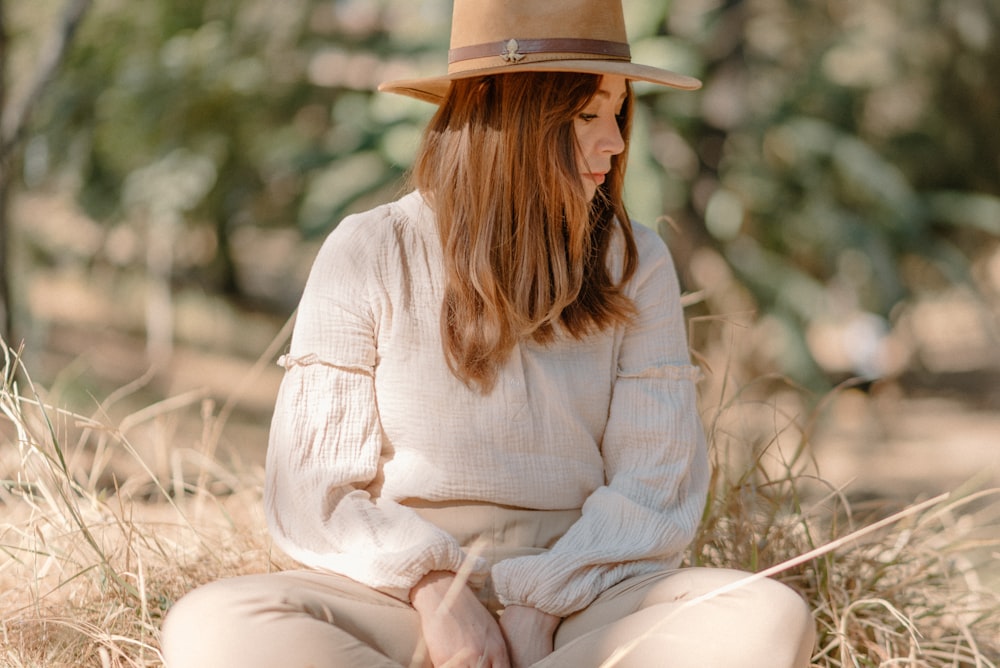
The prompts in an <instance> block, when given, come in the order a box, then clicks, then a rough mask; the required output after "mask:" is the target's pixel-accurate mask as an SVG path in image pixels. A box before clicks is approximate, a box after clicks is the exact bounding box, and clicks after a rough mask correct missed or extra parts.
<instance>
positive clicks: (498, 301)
mask: <svg viewBox="0 0 1000 668" xmlns="http://www.w3.org/2000/svg"><path fill="white" fill-rule="evenodd" d="M600 80H601V77H600V76H598V75H590V74H577V73H564V72H530V73H528V72H526V73H513V74H502V75H495V76H486V77H478V78H471V79H464V80H458V81H455V82H453V83H452V85H451V88H450V90H449V93H448V95H447V97H446V98H445V100H444V102H443V103H442V104H441V106H440V108H439V109H438V112H437V114H436V115H435V116H434V118H433V119H432V120H431V122H430V124H429V125H428V127H427V130H426V132H425V134H424V138H423V142H422V144H421V147H420V150H419V152H418V155H417V158H416V160H415V163H414V167H413V170H412V180H413V182H414V185H416V187H417V188H419V189H420V190H421V191H422V192H423V193H424V194H425V196H426V197H428V200H429V202H430V204H431V207H432V208H433V210H434V212H435V217H436V219H437V226H438V230H439V233H440V237H441V243H442V248H443V253H444V264H445V276H446V285H445V292H444V303H443V304H442V308H441V333H442V340H443V345H444V353H445V357H446V359H447V361H448V365H449V367H450V368H451V371H452V373H454V374H455V376H456V377H458V378H459V379H460V380H462V381H463V382H464V383H465V384H466V385H468V386H470V387H475V388H477V389H478V390H479V391H481V392H483V393H488V392H489V391H490V390H491V389H492V387H493V385H494V383H495V381H496V377H497V373H498V371H499V368H500V366H501V365H502V364H503V362H504V361H505V360H506V358H507V356H508V355H509V353H510V351H511V349H512V348H513V347H514V345H515V344H516V343H517V342H518V341H519V340H522V339H525V338H530V339H533V340H535V341H537V342H540V343H547V342H550V341H552V340H553V339H554V338H555V336H556V335H557V331H558V330H559V329H562V330H564V331H565V333H567V334H569V335H570V336H572V337H574V338H577V339H580V338H583V337H584V336H586V335H587V334H590V333H592V332H594V331H598V330H602V329H605V328H607V327H610V326H613V325H615V324H619V323H624V322H626V321H628V320H629V318H631V317H632V315H633V313H634V306H633V304H632V301H631V300H630V299H629V298H628V297H627V296H626V295H625V294H624V293H623V292H622V285H624V283H625V282H626V281H628V279H629V278H631V276H632V275H633V273H634V272H635V269H636V264H637V262H638V260H637V255H638V252H637V250H636V245H635V239H634V237H633V235H632V228H631V224H630V222H629V218H628V213H627V212H626V210H625V205H624V203H623V201H622V191H623V189H624V179H625V163H626V159H627V153H628V137H629V131H630V129H631V117H632V102H633V96H632V91H631V87H629V88H628V96H627V99H626V101H625V104H624V106H623V107H622V112H621V114H620V115H619V117H618V124H619V129H620V130H621V133H622V137H623V138H624V140H625V146H626V148H625V151H624V152H622V153H621V154H619V155H617V156H614V158H613V159H612V162H611V171H610V172H609V173H608V175H607V177H606V179H605V182H604V184H603V185H601V187H600V188H599V189H598V192H597V194H596V195H595V196H594V198H593V200H591V201H588V200H587V196H586V193H585V191H584V187H583V184H582V181H581V175H580V173H579V172H580V170H579V168H578V166H577V141H576V134H575V131H574V126H573V121H574V119H575V118H576V117H577V116H578V114H580V113H581V112H582V111H583V109H584V108H585V107H586V106H587V104H588V102H589V101H590V100H591V98H592V97H593V96H594V94H595V93H596V92H597V90H598V88H599V86H600ZM616 227H617V228H618V229H620V231H621V235H622V238H623V240H624V255H623V263H622V266H621V268H620V269H619V270H616V271H615V274H617V276H616V277H615V276H612V273H611V270H610V268H609V266H608V253H609V250H610V248H611V244H612V240H613V238H614V235H615V229H616Z"/></svg>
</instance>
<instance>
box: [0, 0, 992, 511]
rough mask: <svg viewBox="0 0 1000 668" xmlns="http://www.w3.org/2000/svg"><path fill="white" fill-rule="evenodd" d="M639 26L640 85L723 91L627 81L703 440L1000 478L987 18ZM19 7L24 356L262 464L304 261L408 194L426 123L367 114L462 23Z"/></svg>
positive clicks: (429, 60) (739, 18)
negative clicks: (673, 268) (212, 420)
mask: <svg viewBox="0 0 1000 668" xmlns="http://www.w3.org/2000/svg"><path fill="white" fill-rule="evenodd" d="M624 6H625V14H626V18H627V20H628V29H629V35H630V39H631V41H632V44H633V57H634V59H635V60H637V61H639V62H644V63H649V64H653V65H659V66H663V67H668V68H671V69H675V70H678V71H681V72H683V73H686V74H692V75H695V76H698V77H701V78H702V79H703V80H704V81H705V87H704V88H703V89H702V90H701V91H699V92H696V93H680V92H670V91H661V90H658V89H655V88H653V87H647V86H637V87H636V90H637V93H638V95H639V102H640V104H639V108H638V111H637V117H636V127H635V133H634V135H633V142H632V149H631V160H630V171H629V177H628V183H627V193H626V195H627V202H628V205H629V208H630V212H631V214H632V216H633V217H634V218H635V219H636V220H637V221H639V222H641V223H643V224H646V225H649V226H651V227H654V228H655V229H658V230H659V231H660V233H661V234H662V235H663V237H664V238H665V239H666V240H667V241H668V243H669V245H670V247H671V249H672V251H673V253H674V255H675V258H676V260H677V265H678V269H679V272H680V274H681V279H682V283H683V286H684V289H685V291H686V293H687V294H686V297H685V300H686V304H687V305H688V314H689V316H690V336H691V344H692V349H693V351H694V355H695V357H696V359H697V360H698V361H699V362H700V363H701V364H702V365H703V367H704V368H705V370H706V376H707V380H706V382H705V383H704V386H703V388H702V389H703V405H704V410H705V413H706V419H707V420H709V419H712V416H713V415H717V414H718V410H717V409H718V407H720V406H726V405H729V404H730V403H731V401H732V400H733V397H735V396H739V397H740V398H741V400H742V399H747V400H748V401H747V406H748V407H747V408H746V409H743V410H740V411H737V412H735V413H727V418H726V420H725V424H721V425H720V424H719V423H718V421H716V423H715V424H714V426H713V428H714V429H717V430H718V429H723V430H725V432H726V433H727V434H729V435H735V436H736V437H737V438H739V439H743V440H745V441H750V442H754V443H757V442H761V443H766V442H769V441H772V440H774V439H775V431H778V432H780V433H782V434H784V433H785V427H784V426H783V425H785V424H786V423H789V422H794V423H795V424H797V425H800V427H799V428H797V429H796V430H795V435H794V440H797V441H801V440H803V436H804V437H805V438H806V439H807V440H809V441H810V443H811V444H812V446H813V450H812V456H814V457H815V458H816V459H817V460H818V461H819V462H820V464H821V469H822V473H823V474H824V475H825V476H826V477H828V478H829V479H831V480H832V481H834V483H835V484H837V485H841V484H843V485H852V487H851V489H853V490H856V491H857V492H858V493H860V494H867V493H870V494H877V495H882V496H886V495H888V496H892V495H897V494H898V495H900V496H903V497H912V496H913V495H914V494H929V493H933V492H937V491H944V490H946V489H952V488H953V487H955V486H958V485H962V484H965V483H966V482H969V481H970V479H971V480H972V481H973V482H974V483H976V484H983V483H985V484H993V485H1000V473H998V469H1000V352H998V350H1000V348H998V344H1000V241H998V239H1000V83H998V81H997V78H996V74H997V72H1000V35H998V30H1000V4H998V3H997V2H995V0H824V1H818V0H817V1H810V2H802V1H801V0H673V1H668V0H624ZM0 11H2V14H0V16H2V20H0V33H2V37H0V68H2V75H3V76H2V80H0V103H2V106H3V115H2V122H0V158H2V161H0V252H2V257H0V323H2V326H3V331H4V332H5V335H4V336H5V339H6V340H7V341H9V342H11V343H12V344H14V346H15V347H16V346H17V345H19V343H20V342H22V341H23V345H24V347H23V359H24V360H25V363H26V366H27V369H28V371H29V373H30V374H31V376H32V379H33V380H34V382H35V383H36V384H38V385H39V386H43V387H45V388H47V391H48V392H49V394H50V396H53V397H56V399H57V400H58V402H59V403H60V404H62V405H66V406H68V407H70V408H71V409H72V410H78V411H82V412H84V413H86V414H91V413H94V412H95V411H106V412H108V413H109V414H115V413H116V412H117V415H118V417H121V416H122V415H125V416H128V415H134V414H135V413H136V412H139V411H150V410H153V411H155V410H157V408H156V407H157V406H178V405H185V404H190V405H191V406H193V407H195V409H196V411H195V412H196V413H197V412H198V411H201V413H202V414H205V413H212V412H213V411H218V410H219V409H218V406H219V405H224V406H225V407H226V409H227V410H228V411H229V413H227V419H228V424H227V427H226V432H225V436H224V438H223V439H222V442H223V446H224V447H225V448H227V450H228V451H229V452H230V453H231V454H232V456H234V457H241V458H245V459H247V460H249V461H260V458H261V454H262V452H263V449H264V447H265V443H266V427H267V422H268V419H269V414H270V409H271V406H272V403H273V399H274V394H275V392H276V390H277V384H278V382H279V381H280V371H279V369H278V368H277V367H275V366H274V365H273V364H271V362H272V361H273V359H274V358H275V357H276V356H277V353H278V352H280V350H281V349H282V348H283V347H284V345H285V337H286V336H287V328H286V324H287V321H288V319H289V317H290V316H291V314H292V312H293V310H294V308H295V306H296V303H297V300H298V297H299V294H300V292H301V289H302V286H303V283H304V281H305V278H306V275H307V272H308V270H309V266H310V264H311V261H312V258H313V257H314V255H315V253H316V251H317V250H318V246H319V244H320V243H321V241H322V239H323V237H324V236H325V235H326V234H327V233H328V232H329V231H330V230H331V229H333V228H334V227H335V226H336V224H337V222H338V221H339V220H340V219H341V218H342V217H343V216H344V215H346V214H349V213H351V212H354V211H358V210H363V209H365V208H368V207H370V206H373V205H375V204H378V203H382V202H385V201H388V200H391V199H394V198H396V197H397V196H398V195H400V194H401V193H403V192H404V191H405V190H406V184H405V170H406V168H407V166H408V165H409V163H410V160H411V157H412V155H413V153H414V151H415V148H416V146H417V142H418V140H419V137H420V132H421V129H422V127H423V125H424V124H425V123H426V121H427V120H428V119H429V117H430V115H431V113H432V111H433V108H432V107H431V106H430V105H428V104H426V103H422V102H418V101H414V100H409V99H406V98H401V97H394V96H388V95H381V94H375V93H373V92H372V91H373V89H374V88H375V86H376V85H377V84H378V83H379V82H380V81H383V80H386V79H391V78H399V77H408V76H416V75H421V74H433V73H439V72H441V71H443V69H444V67H445V60H446V58H445V53H446V50H447V46H448V31H449V20H450V11H451V5H450V2H447V1H446V0H283V1H282V2H280V3H279V2H273V0H143V1H142V2H134V1H130V0H30V2H29V1H28V0H0ZM283 328H284V329H283ZM111 395H113V396H114V397H115V399H116V400H115V401H114V402H110V401H108V400H107V399H106V398H108V397H109V396H111ZM163 401H166V402H167V403H166V404H163V403H160V402H163ZM227 402H228V403H227ZM112 404H113V405H112ZM164 412H166V409H164ZM779 416H780V419H778V418H779ZM802 425H805V426H802ZM161 427H162V425H161ZM163 428H169V429H171V430H172V431H171V432H170V434H171V439H173V442H174V443H176V444H177V445H178V446H179V447H180V446H183V445H184V444H185V443H187V442H189V441H191V440H197V439H198V438H200V436H199V432H198V427H197V426H196V425H194V426H188V427H185V425H183V424H172V425H170V426H169V427H163Z"/></svg>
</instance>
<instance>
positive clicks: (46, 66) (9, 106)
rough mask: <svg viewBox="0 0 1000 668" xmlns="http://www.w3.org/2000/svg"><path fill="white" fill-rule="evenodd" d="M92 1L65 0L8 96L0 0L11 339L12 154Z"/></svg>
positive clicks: (4, 261)
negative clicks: (21, 88) (29, 69)
mask: <svg viewBox="0 0 1000 668" xmlns="http://www.w3.org/2000/svg"><path fill="white" fill-rule="evenodd" d="M90 4H91V0H67V2H66V5H65V7H64V8H63V11H62V14H61V16H60V17H59V18H58V20H57V21H56V22H55V24H54V25H53V27H52V34H51V35H50V36H49V39H48V42H47V43H46V44H45V45H44V46H43V48H42V51H41V54H40V56H39V59H38V63H37V66H36V67H37V69H35V71H34V73H33V74H32V76H31V77H30V78H29V79H28V83H27V85H26V87H25V92H24V93H23V94H22V95H21V97H19V98H13V99H12V98H11V97H10V96H9V95H8V90H7V85H8V81H7V76H6V74H7V68H8V58H9V53H10V48H9V35H8V32H7V22H6V15H7V12H6V6H5V2H4V0H0V337H3V339H4V340H5V341H8V342H10V343H13V341H14V322H13V317H12V313H13V311H12V308H11V290H10V277H9V274H8V272H9V271H10V262H9V261H8V260H9V256H8V254H9V227H10V221H9V212H8V202H9V196H10V190H11V178H12V173H13V169H12V164H13V163H14V162H15V156H14V153H15V151H16V150H17V148H18V146H19V144H20V143H21V140H22V139H23V138H24V134H25V132H26V131H27V127H28V123H29V120H30V117H31V114H32V113H33V112H34V110H35V107H36V106H37V104H38V102H39V100H40V99H41V96H42V94H43V93H44V92H45V89H46V88H47V86H48V85H49V83H50V82H51V80H52V78H53V77H54V76H55V73H56V71H57V70H58V68H59V66H60V64H61V63H62V60H63V58H64V56H65V53H66V51H67V49H68V48H69V45H70V43H71V42H72V40H73V36H74V34H75V33H76V30H77V28H78V26H79V25H80V22H81V21H82V20H83V17H84V15H85V14H86V13H87V10H88V9H89V8H90Z"/></svg>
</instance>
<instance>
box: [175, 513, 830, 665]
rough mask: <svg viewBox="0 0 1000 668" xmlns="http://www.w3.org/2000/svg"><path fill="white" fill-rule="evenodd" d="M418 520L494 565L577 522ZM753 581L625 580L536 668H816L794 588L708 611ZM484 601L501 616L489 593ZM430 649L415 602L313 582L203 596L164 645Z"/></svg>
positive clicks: (247, 583)
mask: <svg viewBox="0 0 1000 668" xmlns="http://www.w3.org/2000/svg"><path fill="white" fill-rule="evenodd" d="M418 512H420V513H421V514H422V515H423V516H424V517H425V518H427V519H429V520H431V521H433V522H435V523H436V524H438V525H439V526H442V527H444V528H446V529H448V530H449V531H451V532H452V533H453V534H454V535H455V536H456V537H457V538H459V540H460V541H462V542H463V544H467V545H468V544H472V543H473V542H474V541H475V540H477V539H478V540H480V541H482V540H483V539H484V538H485V539H486V549H485V551H484V556H486V557H487V558H489V559H490V560H493V561H495V560H499V559H502V558H507V557H509V556H514V555H517V554H531V553H533V552H537V551H539V550H541V549H545V548H546V547H548V546H549V545H551V543H552V542H554V541H555V540H556V539H558V537H559V536H560V535H562V533H563V532H564V531H565V530H566V528H567V527H568V526H569V525H570V524H571V523H572V522H573V521H574V520H575V519H576V517H578V516H579V512H578V511H525V510H515V509H509V508H500V507H497V506H491V505H485V504H482V505H471V506H459V507H456V506H449V507H434V508H420V509H418ZM480 544H482V543H480ZM746 575H747V574H746V573H742V572H739V571H731V570H726V569H713V568H686V569H680V570H675V571H668V572H663V573H656V574H652V575H646V576H640V577H635V578H630V579H627V580H624V581H623V582H620V583H619V584H617V585H615V586H614V587H612V588H610V589H608V590H607V591H605V592H603V593H602V594H601V595H600V596H598V597H597V599H595V600H594V602H593V603H591V604H590V605H589V606H588V607H587V608H585V609H583V610H580V611H579V612H576V613H574V614H573V615H570V616H569V617H567V618H566V619H564V620H563V621H562V623H561V624H560V626H559V628H558V629H557V631H556V635H555V652H554V653H553V654H551V655H550V656H549V657H548V658H546V659H545V660H543V661H541V662H539V663H537V664H535V666H536V668H591V667H592V668H597V667H598V666H602V664H604V665H607V666H608V667H609V668H610V666H611V665H614V666H618V667H619V668H654V667H655V668H695V667H697V668H714V667H716V666H719V667H722V666H725V667H727V668H729V667H740V668H806V667H807V666H808V665H809V657H810V655H811V653H812V647H813V642H814V633H815V632H814V625H813V622H812V619H811V616H810V614H809V610H808V608H807V607H806V605H805V603H804V602H803V601H802V599H801V598H800V597H799V596H798V595H797V594H796V593H795V592H793V591H792V590H791V589H789V588H788V587H785V586H784V585H782V584H779V583H777V582H775V581H773V580H767V579H762V580H756V581H754V582H752V583H749V584H746V585H743V586H739V587H737V588H735V589H732V590H730V591H726V592H725V593H722V594H720V595H716V596H709V597H706V598H705V599H704V600H701V599H700V597H702V596H704V595H707V594H710V592H713V591H716V590H718V589H719V588H721V587H726V586H727V585H730V584H732V583H734V582H736V581H738V580H741V579H743V578H745V577H746ZM475 589H476V593H477V595H478V596H479V597H480V600H482V601H483V603H484V604H485V605H486V606H487V607H488V608H489V609H490V610H491V611H492V612H494V614H495V615H499V614H502V609H501V608H500V606H499V604H498V603H497V601H496V599H495V597H494V596H493V593H492V591H491V589H490V587H489V583H488V582H487V583H484V584H483V585H482V586H478V587H476V588H475ZM420 643H421V638H420V620H419V617H418V615H417V613H416V611H415V610H414V609H413V608H412V607H410V606H409V605H407V604H406V603H403V602H401V601H399V600H397V599H395V598H393V597H391V596H387V595H385V594H382V593H380V592H377V591H374V590H372V589H370V588H369V587H366V586H364V585H362V584H360V583H357V582H354V581H353V580H350V579H348V578H345V577H342V576H339V575H334V574H330V573H324V572H318V571H309V570H300V571H288V572H283V573H270V574H263V575H249V576H243V577H237V578H230V579H227V580H220V581H217V582H213V583H211V584H208V585H205V586H203V587H200V588H198V589H196V590H194V591H193V592H191V593H189V594H188V595H186V596H185V597H183V598H182V599H181V600H180V601H178V602H177V603H176V604H175V605H174V606H173V608H172V609H171V610H170V612H169V614H168V615H167V619H166V621H165V623H164V627H163V633H162V638H161V645H162V651H163V655H164V659H165V662H166V665H167V668H201V667H205V668H209V667H211V668H220V667H223V666H240V667H241V668H257V667H260V668H264V667H277V666H281V667H282V668H306V667H311V668H400V667H401V666H402V667H413V668H426V667H427V666H429V665H430V664H429V663H427V662H426V660H424V659H423V658H422V655H423V653H422V651H421V649H420ZM616 651H618V652H619V655H618V656H616V657H615V659H616V660H617V662H616V663H611V662H610V659H611V657H612V656H613V655H615V654H616Z"/></svg>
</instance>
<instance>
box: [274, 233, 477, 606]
mask: <svg viewBox="0 0 1000 668" xmlns="http://www.w3.org/2000/svg"><path fill="white" fill-rule="evenodd" d="M360 223H361V221H359V220H357V219H352V218H348V219H345V221H344V222H342V223H341V224H340V226H338V228H337V229H336V230H335V231H334V232H333V233H332V234H331V235H330V237H329V238H328V239H327V241H326V243H325V244H324V245H323V248H322V249H321V251H320V253H319V255H318V257H317V259H316V262H315V264H314V265H313V268H312V271H311V273H310V276H309V279H308V281H307V283H306V287H305V291H304V293H303V296H302V300H301V302H300V304H299V309H298V314H297V320H296V324H295V330H294V333H293V336H292V343H291V349H290V351H289V354H288V355H286V356H284V357H283V358H282V359H281V360H280V362H279V363H281V364H282V365H283V366H284V367H285V369H286V374H285V377H284V379H283V380H282V384H281V387H280V389H279V392H278V398H277V402H276V406H275V411H274V416H273V418H272V423H271V431H270V440H269V444H268V451H267V463H266V469H267V472H266V481H265V490H264V497H265V498H264V501H265V512H266V516H267V520H268V526H269V529H270V531H271V534H272V536H273V537H274V540H275V543H276V544H277V545H278V547H280V548H281V549H282V550H283V551H285V552H286V553H287V554H289V555H290V556H291V557H293V558H294V559H296V560H297V561H299V562H301V563H303V564H305V565H307V566H312V567H315V568H320V569H325V570H329V571H332V572H335V573H340V574H342V575H346V576H347V577H350V578H352V579H354V580H356V581H358V582H361V583H363V584H366V585H368V586H370V587H373V588H376V589H379V590H381V591H384V592H386V593H389V594H391V595H393V596H396V597H398V598H401V599H403V600H406V599H407V597H408V593H409V590H410V589H411V588H412V587H413V585H415V584H416V582H417V581H418V580H419V579H420V578H421V577H423V575H425V574H426V573H428V572H429V571H432V570H451V571H457V570H458V569H459V568H460V567H461V565H462V562H463V560H464V559H465V555H464V553H463V551H462V549H461V547H460V546H459V545H458V543H457V542H456V541H455V540H454V538H452V537H451V536H450V535H449V534H447V533H445V532H444V531H442V530H441V529H439V528H437V527H435V526H434V525H433V524H431V523H429V522H427V521H425V520H423V519H422V518H421V517H419V516H418V515H417V514H416V513H415V512H413V511H412V510H411V509H410V508H407V507H405V506H401V505H399V504H397V503H395V502H392V501H389V500H388V499H384V498H378V497H377V495H375V496H374V497H373V494H372V493H371V491H370V490H373V489H377V487H378V481H377V480H376V477H377V474H378V471H379V463H380V457H381V456H382V433H381V426H380V423H379V417H378V411H377V407H376V401H375V390H374V367H375V363H376V345H375V330H376V326H377V325H376V323H377V313H376V311H377V310H378V309H379V308H381V306H380V304H379V302H378V299H377V298H376V297H375V296H374V295H375V294H376V293H377V292H378V291H377V290H374V289H372V287H371V286H372V283H373V282H374V281H375V280H376V277H375V272H376V269H375V268H376V267H377V266H378V265H379V264H380V263H379V261H378V259H379V258H378V255H379V253H384V252H385V249H384V248H383V247H380V245H379V244H378V242H377V240H376V239H374V238H373V234H372V232H371V228H370V226H365V225H362V224H360ZM366 227H367V228H368V229H364V228H366ZM373 483H374V484H373Z"/></svg>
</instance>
